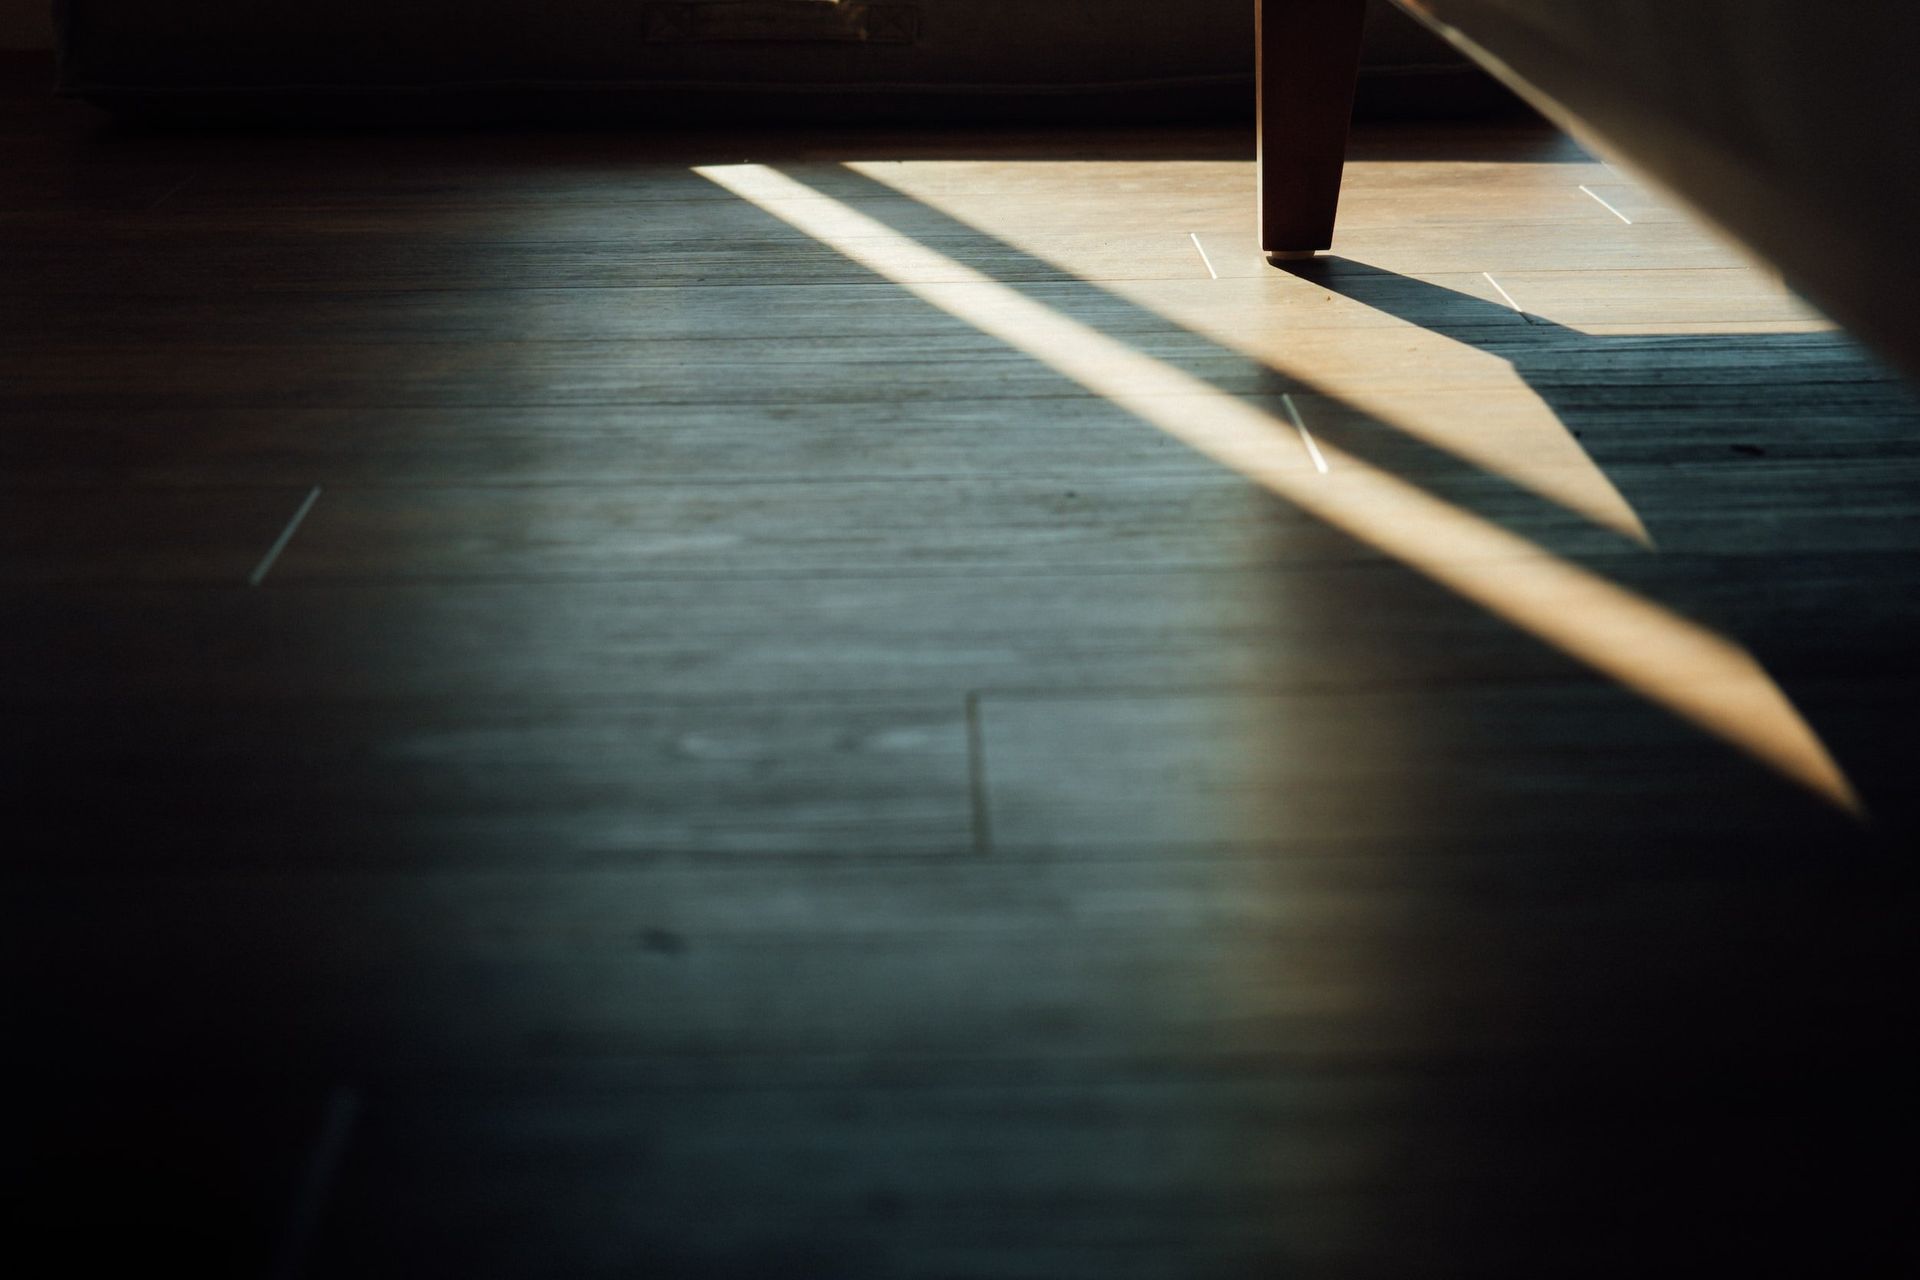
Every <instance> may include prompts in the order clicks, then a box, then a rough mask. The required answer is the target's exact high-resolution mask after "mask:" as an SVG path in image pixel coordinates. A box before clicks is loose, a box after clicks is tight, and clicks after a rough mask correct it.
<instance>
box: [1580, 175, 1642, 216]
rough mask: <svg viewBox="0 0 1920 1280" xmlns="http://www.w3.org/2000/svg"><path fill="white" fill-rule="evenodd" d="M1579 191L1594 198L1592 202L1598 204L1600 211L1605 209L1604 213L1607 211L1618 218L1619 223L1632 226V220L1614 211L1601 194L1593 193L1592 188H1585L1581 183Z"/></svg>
mask: <svg viewBox="0 0 1920 1280" xmlns="http://www.w3.org/2000/svg"><path fill="white" fill-rule="evenodd" d="M1580 189H1581V190H1582V191H1584V192H1586V193H1587V194H1588V195H1590V196H1592V197H1593V198H1594V200H1595V201H1596V202H1598V203H1599V205H1600V207H1601V208H1602V209H1605V210H1606V211H1607V212H1608V213H1610V214H1612V215H1613V216H1614V217H1616V218H1618V219H1620V221H1622V222H1624V223H1626V224H1627V225H1628V226H1632V225H1633V219H1632V218H1629V217H1628V216H1627V215H1626V214H1624V213H1622V212H1620V211H1619V210H1618V209H1616V208H1614V207H1613V206H1612V205H1610V204H1608V203H1607V200H1606V197H1605V196H1603V195H1601V194H1600V193H1599V192H1598V191H1595V190H1594V189H1593V188H1592V187H1589V186H1587V185H1586V184H1585V183H1582V184H1581V185H1580Z"/></svg>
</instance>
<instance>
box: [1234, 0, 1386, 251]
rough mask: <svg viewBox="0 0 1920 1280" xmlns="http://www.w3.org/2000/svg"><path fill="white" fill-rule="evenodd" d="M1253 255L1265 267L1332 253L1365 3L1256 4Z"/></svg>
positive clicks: (1298, 0)
mask: <svg viewBox="0 0 1920 1280" xmlns="http://www.w3.org/2000/svg"><path fill="white" fill-rule="evenodd" d="M1255 4H1256V8H1255V19H1254V21H1255V27H1256V32H1257V34H1256V37H1255V41H1256V44H1257V45H1258V47H1259V71H1258V73H1257V74H1258V78H1259V131H1260V153H1259V155H1260V158H1259V171H1260V248H1261V250H1262V251H1263V252H1264V253H1265V254H1266V255H1267V259H1268V261H1270V262H1277V261H1284V260H1287V259H1293V258H1311V257H1312V256H1313V255H1314V253H1315V252H1317V251H1318V250H1321V249H1326V248H1329V247H1330V246H1331V245H1332V244H1333V218H1334V211H1335V209H1336V208H1337V207H1338V206H1339V203H1340V171H1341V169H1342V167H1343V166H1344V165H1345V164H1346V158H1347V130H1348V126H1349V125H1350V124H1351V123H1352V120H1353V91H1354V86H1355V85H1356V84H1357V83H1358V81H1359V79H1360V28H1361V26H1362V23H1363V22H1364V20H1365V18H1366V12H1367V3H1366V0H1255Z"/></svg>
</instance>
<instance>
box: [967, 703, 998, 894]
mask: <svg viewBox="0 0 1920 1280" xmlns="http://www.w3.org/2000/svg"><path fill="white" fill-rule="evenodd" d="M967 791H968V795H969V797H970V798H971V800H972V802H973V851H974V852H975V853H976V854H978V855H979V856H980V857H983V858H990V857H992V856H993V811H992V809H991V808H990V807H989V803H988V798H987V743H986V734H985V732H984V731H983V729H982V728H981V724H980V695H979V693H977V692H975V693H969V694H968V695H967Z"/></svg>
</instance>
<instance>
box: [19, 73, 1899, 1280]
mask: <svg viewBox="0 0 1920 1280" xmlns="http://www.w3.org/2000/svg"><path fill="white" fill-rule="evenodd" d="M32 88H33V86H32V85H30V84H26V83H24V82H18V81H16V82H15V83H14V84H13V86H12V87H11V88H10V89H9V90H8V93H9V96H8V97H7V98H6V99H5V101H4V103H0V109H3V111H4V114H0V582H4V587H5V597H4V598H5V600H6V606H5V616H4V624H3V625H0V655H4V662H0V715H4V717H5V722H6V724H7V726H8V730H7V732H6V733H4V734H3V735H0V770H3V772H0V776H3V777H4V778H5V784H4V785H5V793H4V794H5V797H6V804H7V815H6V820H5V827H4V835H3V836H0V840H4V844H5V847H6V849H7V853H6V855H5V875H6V879H5V884H4V891H3V896H0V939H4V942H3V943H0V947H3V948H4V950H3V951H0V957H3V958H4V961H5V972H6V974H7V978H6V981H5V986H4V988H0V990H3V991H4V997H5V1002H4V1005H3V1006H0V1008H4V1010H5V1023H4V1025H5V1027H6V1036H7V1048H6V1053H5V1063H6V1066H5V1078H6V1083H7V1084H8V1085H9V1086H10V1087H9V1088H8V1090H7V1094H6V1097H7V1099H8V1102H7V1107H8V1112H9V1114H8V1116H7V1119H6V1124H5V1126H4V1128H5V1136H4V1138H0V1144H4V1145H0V1150H4V1152H5V1158H4V1160H3V1161H0V1189H3V1190H4V1196H3V1197H0V1199H3V1202H4V1204H5V1213H6V1214H7V1216H8V1218H9V1219H10V1220H11V1222H10V1226H9V1237H8V1238H9V1240H10V1241H12V1242H13V1247H14V1248H15V1249H17V1250H25V1249H26V1248H27V1247H28V1244H29V1243H31V1242H32V1241H34V1240H36V1239H37V1240H39V1241H40V1242H42V1243H50V1244H53V1245H55V1246H57V1248H58V1249H59V1250H60V1251H61V1254H62V1256H63V1257H64V1258H65V1259H67V1261H66V1263H65V1264H64V1265H63V1269H62V1271H61V1272H60V1274H65V1275H108V1274H129V1273H133V1272H134V1271H136V1270H137V1271H138V1272H141V1273H147V1272H152V1271H155V1270H157V1269H160V1268H161V1267H162V1266H163V1265H164V1264H165V1263H166V1262H173V1263H175V1264H177V1265H178V1266H179V1267H181V1268H184V1269H185V1270H187V1271H189V1272H190V1273H192V1274H195V1275H199V1276H207V1277H214V1276H228V1275H232V1276H265V1277H271V1278H272V1280H288V1278H291V1277H296V1276H297V1277H351V1278H353V1280H367V1278H371V1277H408V1278H409V1280H415V1278H418V1277H423V1276H449V1277H463V1278H480V1277H515V1278H518V1277H529V1278H531V1277H568V1278H574V1277H579V1278H586V1277H616V1276H618V1277H633V1276H649V1277H652V1276H661V1277H694V1278H704V1277H741V1278H743V1280H744V1278H747V1277H751V1278H753V1280H767V1278H769V1277H784V1276H807V1277H824V1278H831V1280H860V1278H863V1277H924V1278H927V1280H933V1278H936V1277H958V1278H966V1277H980V1278H983V1280H985V1278H989V1277H990V1278H995V1280H999V1278H1003V1277H1004V1278H1012V1277H1021V1278H1028V1280H1077V1278H1080V1277H1086V1278H1088V1280H1095V1278H1097V1280H1134V1278H1139V1280H1147V1278H1152V1280H1215V1278H1229V1277H1232V1278H1239V1277H1305V1278H1316V1277H1377V1278H1378V1280H1404V1278H1406V1277H1417V1276H1514V1277H1522V1276H1524V1277H1554V1276H1576V1275H1593V1276H1608V1277H1617V1276H1620V1275H1627V1274H1630V1275H1648V1274H1655V1275H1675V1276H1679V1275H1686V1276H1701V1275H1716V1274H1727V1275H1731V1274H1742V1275H1783V1276H1784V1275H1792V1276H1796V1277H1804V1276H1807V1275H1822V1274H1824V1275H1834V1276H1847V1277H1861V1276H1869V1275H1904V1274H1912V1270H1911V1267H1912V1262H1913V1255H1912V1234H1913V1232H1912V1222H1913V1215H1912V1211H1911V1202H1910V1197H1909V1186H1910V1178H1909V1177H1908V1176H1907V1174H1906V1172H1905V1170H1906V1168H1907V1166H1908V1165H1909V1164H1910V1159H1911V1153H1912V1150H1913V1143H1914V1138H1915V1134H1914V1132H1913V1130H1914V1124H1913V1116H1912V1108H1911V1097H1910V1095H1911V1079H1910V1077H1911V1076H1912V1074H1913V1071H1914V1064H1913V1062H1912V1060H1911V1055H1910V1053H1909V1051H1905V1050H1900V1049H1898V1048H1897V1041H1898V1039H1899V1038H1901V1033H1900V1027H1901V1026H1903V1025H1904V1024H1905V1023H1907V1022H1908V1021H1910V1020H1911V1017H1910V1015H1911V995H1910V993H1911V985H1910V981H1909V979H1910V977H1911V968H1910V965H1909V957H1910V942H1909V939H1910V938H1911V936H1912V932H1913V924H1914V920H1913V914H1914V913H1913V901H1912V895H1911V890H1910V880H1911V877H1910V874H1909V871H1908V865H1907V859H1906V853H1905V849H1906V846H1907V843H1908V842H1909V841H1910V840H1911V838H1912V836H1913V835H1914V833H1915V831H1916V828H1920V803H1917V802H1916V788H1915V783H1914V777H1915V765H1916V763H1917V762H1920V750H1917V748H1920V663H1916V636H1917V635H1920V633H1917V632H1916V626H1915V623H1916V620H1917V619H1920V405H1917V404H1916V401H1915V399H1914V397H1913V395H1912V394H1911V393H1910V392H1909V391H1908V390H1906V389H1905V388H1903V386H1902V385H1901V384H1899V383H1898V382H1897V381H1896V380H1895V379H1894V378H1892V377H1891V376H1890V375H1889V374H1888V373H1887V372H1886V371H1885V370H1884V369H1883V368H1882V367H1881V366H1879V365H1878V364H1876V363H1875V362H1874V361H1873V360H1872V359H1871V358H1870V357H1868V356H1866V355H1864V354H1863V353H1862V352H1860V351H1859V350H1858V349H1857V348H1856V347H1855V346H1854V345H1853V344H1852V343H1850V342H1849V341H1848V340H1847V339H1846V338H1845V337H1843V336H1841V335H1838V334H1836V333H1834V332H1832V331H1831V330H1830V329H1829V328H1828V327H1827V326H1826V325H1825V324H1824V323H1822V322H1821V321H1820V320H1819V319H1818V318H1816V317H1813V316H1811V315H1810V314H1808V313H1807V312H1806V311H1805V310H1804V309H1803V308H1802V307H1801V306H1800V305H1799V304H1798V303H1797V302H1795V301H1794V300H1793V298H1792V297H1791V296H1790V295H1789V294H1788V293H1787V292H1786V291H1785V290H1783V289H1782V288H1781V286H1780V285H1779V284H1778V282H1777V281H1774V280H1772V279H1770V278H1769V277H1768V276H1767V274H1766V273H1765V272H1764V271H1760V270H1756V269H1755V268H1753V267H1751V266H1750V265H1748V264H1747V263H1746V262H1745V261H1744V260H1743V259H1741V258H1740V257H1739V256H1738V255H1737V254H1736V253H1734V252H1732V251H1730V250H1729V249H1728V248H1726V247H1724V246H1723V245H1721V244H1720V243H1718V242H1717V241H1715V240H1714V239H1712V238H1710V237H1709V236H1707V235H1706V234H1704V233H1703V232H1701V231H1700V230H1699V229H1697V228H1696V227H1695V226H1693V225H1692V224H1690V223H1689V222H1688V221H1687V220H1686V219H1685V218H1684V217H1682V216H1681V215H1680V214H1678V213H1676V212H1674V211H1673V210H1671V209H1670V208H1668V207H1666V206H1665V205H1663V204H1662V203H1660V202H1659V201H1658V200H1657V199H1656V198H1654V197H1652V196H1650V195H1649V194H1648V193H1646V192H1645V191H1643V190H1641V189H1640V188H1639V187H1637V186H1636V185H1635V184H1634V183H1633V182H1632V181H1631V179H1629V178H1627V177H1624V176H1622V175H1621V174H1619V173H1617V172H1615V171H1614V170H1612V169H1611V168H1609V167H1608V166H1606V165H1604V164H1601V163H1599V162H1598V161H1596V160H1594V159H1593V158H1591V157H1590V156H1588V155H1586V154H1585V153H1583V152H1582V151H1580V150H1579V149H1578V148H1577V147H1575V146H1574V145H1572V144H1571V143H1569V142H1567V141H1565V140H1564V139H1562V138H1560V137H1558V136H1557V135H1554V134H1552V133H1550V132H1546V131H1544V130H1542V129H1539V128H1535V127H1531V126H1524V125H1510V126H1501V127H1488V126H1479V127H1470V126H1460V125H1452V126H1433V127H1418V128H1414V127H1398V128H1384V127H1376V128H1372V129H1368V130H1365V131H1363V132H1362V134H1361V136H1360V137H1359V138H1358V140H1357V142H1356V163H1355V164H1354V165H1353V167H1352V169H1351V170H1350V178H1349V185H1348V189H1347V195H1346V201H1345V206H1344V222H1343V224H1342V230H1341V234H1340V237H1339V239H1338V242H1337V243H1336V246H1335V251H1334V256H1333V257H1332V258H1330V259H1324V260H1322V261H1321V262H1320V263H1318V264H1316V265H1314V266H1312V267H1308V268H1303V269H1302V271H1301V272H1300V273H1298V274H1285V273H1282V272H1278V271H1275V270H1273V269H1271V268H1269V267H1267V266H1266V265H1265V264H1264V263H1263V262H1262V261H1261V260H1260V258H1259V256H1258V254H1257V253H1256V252H1255V247H1254V241H1253V228H1252V218H1251V212H1250V209H1251V193H1252V186H1253V173H1252V167H1251V135H1250V131H1249V132H1243V131H1234V130H1217V131H1196V130H1185V131H1166V132H1139V131H1135V132H1125V133H1119V132H1080V133H1042V134H1006V135H975V134H953V133H944V134H943V133H922V134H912V135H904V134H890V133H884V132H869V133H860V134H849V135H844V136H828V135H821V134H813V135H778V134H761V135H741V134H722V133H712V134H699V135H684V136H671V137H658V136H654V137H647V136H638V135H630V134H624V133H582V134H553V133H545V134H540V133H518V132H474V133H450V134H448V133H443V134H438V135H420V134H396V135H376V134H369V133H355V134H315V133H302V134H290V135H284V134H283V135H274V134H224V135H220V134H210V135H186V136H183V135H165V134H160V135H145V134H140V133H136V132H116V131H113V130H110V129H106V128H104V127H103V126H102V125H101V124H100V123H99V122H98V121H97V120H96V119H95V118H94V117H92V116H91V115H90V114H89V113H88V112H87V111H85V110H84V109H82V108H78V107H73V106H58V107H56V106H49V105H47V104H45V103H43V102H41V101H40V100H39V99H38V98H37V97H36V96H34V95H33V94H32V92H30V91H31V89H32ZM1883 1157H1884V1158H1887V1159H1890V1160H1891V1161H1892V1163H1891V1164H1889V1165H1887V1166H1885V1168H1886V1169H1887V1170H1890V1172H1883V1171H1882V1169H1881V1168H1880V1167H1877V1166H1876V1163H1875V1162H1876V1161H1877V1160H1879V1159H1880V1158H1883Z"/></svg>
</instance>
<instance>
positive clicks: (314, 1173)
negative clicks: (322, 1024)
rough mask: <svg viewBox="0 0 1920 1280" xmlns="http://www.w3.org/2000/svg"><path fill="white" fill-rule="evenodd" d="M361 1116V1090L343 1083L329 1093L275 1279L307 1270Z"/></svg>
mask: <svg viewBox="0 0 1920 1280" xmlns="http://www.w3.org/2000/svg"><path fill="white" fill-rule="evenodd" d="M359 1119H360V1092H359V1090H357V1089H351V1088H348V1087H347V1086H346V1085H341V1086H339V1087H337V1088H335V1089H334V1090H333V1091H332V1092H331V1093H329V1094H328V1095H327V1107H326V1111H325V1113H324V1114H322V1116H321V1117H320V1131H319V1133H318V1134H317V1135H316V1136H315V1137H314V1140H313V1149H312V1151H311V1153H310V1154H309V1155H308V1157H307V1164H306V1168H305V1169H304V1170H302V1172H301V1178H300V1186H299V1189H298V1190H297V1191H296V1192H295V1193H294V1200H293V1207H292V1209H291V1210H290V1211H289V1213H288V1215H287V1230H286V1235H285V1236H283V1237H282V1238H281V1242H280V1252H279V1255H278V1257H277V1258H276V1259H275V1261H274V1266H273V1271H272V1273H271V1280H299V1278H300V1277H301V1276H303V1275H305V1274H306V1272H307V1261H308V1255H309V1254H310V1253H311V1252H312V1248H313V1240H314V1235H315V1233H316V1232H317V1231H318V1230H319V1227H320V1219H321V1216H322V1215H323V1214H324V1213H325V1211H326V1207H327V1196H328V1193H329V1192H331V1191H332V1190H333V1183H334V1180H335V1179H336V1178H337V1177H338V1176H339V1173H340V1165H341V1162H342V1161H343V1160H344V1159H345V1158H346V1154H347V1144H348V1143H349V1142H350V1141H351V1140H352V1138H353V1130H354V1126H355V1125H356V1124H357V1123H358V1122H359Z"/></svg>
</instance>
